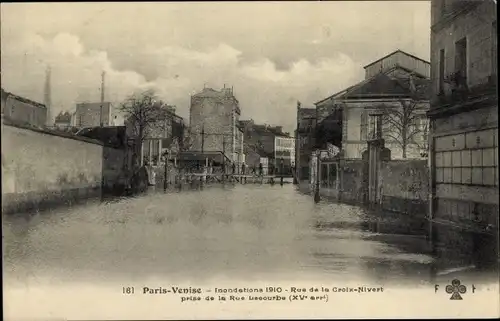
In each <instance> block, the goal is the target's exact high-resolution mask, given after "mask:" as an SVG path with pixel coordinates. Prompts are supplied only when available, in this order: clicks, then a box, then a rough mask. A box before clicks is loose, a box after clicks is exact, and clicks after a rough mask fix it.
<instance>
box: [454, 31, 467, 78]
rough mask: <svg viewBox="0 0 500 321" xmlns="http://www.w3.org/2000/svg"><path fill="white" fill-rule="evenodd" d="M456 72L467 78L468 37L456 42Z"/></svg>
mask: <svg viewBox="0 0 500 321" xmlns="http://www.w3.org/2000/svg"><path fill="white" fill-rule="evenodd" d="M455 72H456V73H457V74H460V78H462V79H464V80H466V79H467V38H462V39H460V40H459V41H457V42H456V43H455Z"/></svg>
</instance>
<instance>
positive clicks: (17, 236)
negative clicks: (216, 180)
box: [3, 184, 498, 320]
mask: <svg viewBox="0 0 500 321" xmlns="http://www.w3.org/2000/svg"><path fill="white" fill-rule="evenodd" d="M3 222H4V223H3V250H4V274H3V277H4V279H3V280H4V302H5V306H4V308H5V309H4V311H5V316H6V318H7V319H14V320H20V319H25V320H35V319H41V320H47V319H53V318H55V317H60V318H64V319H71V318H73V319H117V318H118V319H146V318H151V319H159V318H160V319H163V318H169V319H171V318H174V319H183V318H191V319H192V318H194V317H198V318H207V316H209V317H210V316H212V317H214V318H220V317H222V316H226V317H229V318H241V317H242V313H243V312H242V311H243V310H245V311H246V312H244V313H247V314H245V315H247V316H253V317H270V316H275V317H278V316H279V317H283V316H284V314H283V313H284V312H283V311H282V310H280V309H282V308H280V306H282V305H279V304H277V305H270V304H268V305H266V308H265V309H262V307H261V306H256V305H241V304H240V305H237V304H236V303H235V304H234V305H231V306H229V305H226V307H227V309H229V308H231V307H232V309H233V310H232V312H231V313H232V314H231V313H230V312H229V311H230V310H227V309H226V310H224V311H226V312H225V313H226V314H220V313H219V312H217V311H219V310H218V309H214V310H202V309H200V310H196V309H193V308H189V307H188V305H185V304H184V303H179V302H180V301H179V302H177V301H175V300H177V299H176V298H175V297H174V298H170V299H169V300H170V301H168V300H167V299H166V298H164V297H162V296H155V297H154V298H153V297H146V296H144V295H142V294H139V292H140V291H141V289H143V287H144V286H149V287H159V286H162V287H168V286H173V285H178V286H201V285H202V284H203V285H205V286H206V287H207V289H208V288H212V289H213V287H228V288H229V287H234V286H236V285H239V286H242V287H257V286H262V287H265V286H270V285H271V286H276V285H277V284H280V282H282V284H285V286H286V285H289V284H291V283H293V284H297V283H303V284H304V287H306V286H307V287H309V286H311V285H313V284H316V285H318V284H321V285H322V286H323V285H326V286H343V285H347V284H353V286H360V285H363V286H365V285H369V286H374V287H380V286H383V287H385V288H389V289H391V288H393V289H394V288H402V289H403V290H405V289H406V290H405V291H407V290H408V289H415V288H421V289H423V290H422V294H421V296H420V297H418V298H416V297H415V298H413V299H411V300H413V302H423V301H422V300H424V301H425V300H427V301H428V302H429V303H436V302H437V301H435V300H436V298H438V297H439V298H441V301H442V302H441V301H440V302H441V303H439V304H445V303H446V304H449V303H447V302H452V301H449V295H448V294H446V293H445V292H444V288H445V285H446V284H445V283H444V282H447V283H449V282H450V280H451V278H456V277H458V278H460V280H462V282H469V281H466V278H472V279H474V280H475V281H474V282H478V278H479V279H481V280H483V281H485V280H486V281H488V282H490V281H491V280H496V281H493V282H494V284H497V283H498V270H497V269H489V270H485V269H482V270H478V269H477V268H475V266H474V258H475V256H471V255H470V254H469V253H460V252H461V251H458V254H457V253H456V252H457V251H451V250H450V249H446V248H439V246H438V247H436V244H433V242H430V241H429V240H430V239H429V237H428V235H429V224H428V223H426V222H417V221H412V220H410V219H409V218H407V217H404V216H402V215H397V214H390V213H378V214H375V213H370V212H368V211H366V210H364V209H362V208H361V207H357V206H351V205H344V204H338V203H335V202H328V201H322V202H320V203H319V204H315V203H314V202H313V199H312V197H311V196H310V195H306V194H303V193H301V192H299V191H298V190H297V189H296V187H295V186H293V185H291V184H287V185H285V186H279V185H275V186H270V185H251V184H248V185H236V186H226V187H206V188H204V189H203V190H191V191H181V192H169V193H164V192H163V191H162V190H158V191H154V190H152V191H149V192H148V193H146V194H143V195H139V196H136V197H130V198H122V199H113V200H108V201H104V202H89V203H87V204H81V205H78V206H74V207H72V208H69V209H68V208H66V209H64V208H62V209H57V210H53V211H50V212H43V213H39V214H36V215H15V216H8V217H4V220H3ZM455 250H456V249H455ZM483 257H484V256H483ZM283 282H284V283H283ZM438 283H439V284H441V285H442V287H441V288H442V291H441V292H442V293H441V294H440V295H438V294H436V293H437V292H435V291H434V289H435V288H434V284H438ZM464 284H465V283H464ZM467 284H469V285H468V286H469V287H470V286H471V285H470V284H471V283H470V282H469V283H467ZM126 286H134V287H135V288H136V289H137V291H138V294H137V295H136V296H135V297H134V300H133V301H131V300H130V299H127V296H126V295H124V294H123V292H122V291H123V290H122V289H123V288H124V287H126ZM492 291H493V292H492ZM494 291H496V292H494ZM393 292H394V290H393ZM402 295H403V296H405V297H407V296H408V294H407V293H406V292H405V294H402ZM483 295H485V296H486V297H492V296H491V295H497V296H498V289H496V290H494V289H493V288H491V287H490V286H489V285H488V287H484V290H483ZM399 297H401V295H400V294H394V293H393V294H392V298H393V299H390V300H395V299H397V298H399ZM352 298H353V297H352V295H351V296H349V295H344V296H337V299H336V301H335V302H336V303H335V307H336V308H335V313H333V312H332V310H330V308H328V307H327V306H324V307H325V309H324V310H322V311H323V312H322V313H323V314H319V313H320V312H319V310H317V308H314V309H313V310H310V309H311V307H310V306H303V308H302V310H300V311H302V312H300V313H299V312H298V310H297V312H294V313H292V312H290V311H291V310H290V311H289V312H290V313H292V315H291V316H293V317H300V316H302V317H309V316H311V315H312V314H310V313H313V311H315V312H314V313H316V314H315V315H318V316H323V317H331V316H335V315H337V316H345V317H347V316H350V317H368V316H372V317H373V316H381V317H383V316H386V317H403V316H404V315H407V316H408V317H409V316H415V315H417V314H419V313H422V310H421V309H419V308H418V306H417V305H415V304H413V305H409V306H407V308H405V309H404V311H403V310H401V311H399V312H398V313H397V314H390V313H389V312H390V311H389V310H387V311H386V312H384V311H385V310H380V309H379V310H373V312H371V313H372V314H370V312H369V310H367V309H368V306H366V305H365V306H364V308H363V309H362V310H357V309H354V310H353V309H350V308H347V307H349V306H350V304H352V302H353V301H352ZM379 298H380V299H382V297H381V296H379ZM384 298H386V299H382V300H389V299H387V297H384ZM469 298H474V299H475V300H484V297H479V296H475V297H472V296H470V297H469ZM172 300H173V301H172ZM342 300H344V301H342ZM469 300H470V299H469ZM168 302H170V303H168ZM219 302H220V301H219ZM340 302H344V303H340ZM356 302H357V301H356ZM478 302H479V301H478ZM167 303H168V304H181V306H171V308H170V309H166V308H165V309H163V308H161V307H164V306H165V304H167ZM200 304H201V303H200ZM218 304H220V303H218ZM332 304H333V303H332ZM212 306H213V305H210V304H208V305H207V307H209V308H210V307H212ZM467 306H468V305H467ZM83 307H84V308H83ZM215 307H217V306H215ZM291 307H292V306H291ZM376 307H377V305H376V304H375V305H374V306H373V309H376ZM464 307H466V306H465V305H464ZM492 308H493V309H495V307H492ZM242 309H243V310H242ZM269 309H274V311H275V312H274V313H275V314H270V313H271V312H269V311H271V310H269ZM478 309H479V310H478V311H482V310H481V309H480V308H479V307H478ZM207 311H212V314H207V313H208V312H207ZM394 311H396V310H394ZM439 311H440V310H439ZM443 311H445V310H443ZM381 312H383V313H382V314H381ZM361 313H364V314H361ZM384 313H385V314H384ZM405 313H406V314H405ZM443 313H445V312H443ZM457 313H458V312H457ZM460 313H462V314H464V313H469V314H470V315H471V316H473V315H475V314H474V313H476V314H477V311H476V312H474V311H473V310H471V309H468V310H464V311H462V312H460ZM291 316H290V317H291Z"/></svg>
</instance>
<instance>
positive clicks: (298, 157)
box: [295, 103, 316, 181]
mask: <svg viewBox="0 0 500 321" xmlns="http://www.w3.org/2000/svg"><path fill="white" fill-rule="evenodd" d="M315 131H316V108H302V107H301V104H300V103H297V128H296V130H295V169H296V177H297V179H298V181H303V180H306V181H307V180H309V179H310V168H309V163H310V161H311V153H312V151H313V150H314V147H315V144H316V142H315V137H316V135H315Z"/></svg>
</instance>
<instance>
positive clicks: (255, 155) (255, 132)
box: [240, 120, 295, 173]
mask: <svg viewBox="0 0 500 321" xmlns="http://www.w3.org/2000/svg"><path fill="white" fill-rule="evenodd" d="M240 126H241V127H242V130H243V133H244V136H245V138H244V142H245V150H248V153H251V154H252V156H251V157H249V156H248V155H247V162H246V163H247V165H249V166H254V165H255V166H258V165H259V163H258V162H259V161H260V160H261V158H265V159H266V163H267V166H269V167H272V168H278V167H279V165H280V159H281V158H283V165H284V170H285V171H286V172H287V173H288V172H289V171H290V168H291V167H292V166H293V165H294V164H295V139H294V138H292V137H290V135H289V134H288V133H284V132H283V127H282V126H269V125H260V124H255V122H254V121H253V120H243V121H240ZM271 171H272V170H271Z"/></svg>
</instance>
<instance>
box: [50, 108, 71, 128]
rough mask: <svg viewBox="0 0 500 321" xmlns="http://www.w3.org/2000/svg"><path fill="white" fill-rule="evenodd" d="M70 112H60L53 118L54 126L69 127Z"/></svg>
mask: <svg viewBox="0 0 500 321" xmlns="http://www.w3.org/2000/svg"><path fill="white" fill-rule="evenodd" d="M71 117H72V116H71V114H70V113H68V112H64V113H63V112H60V113H59V114H58V115H57V116H56V119H55V123H54V125H55V127H57V128H61V129H66V128H69V127H71Z"/></svg>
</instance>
